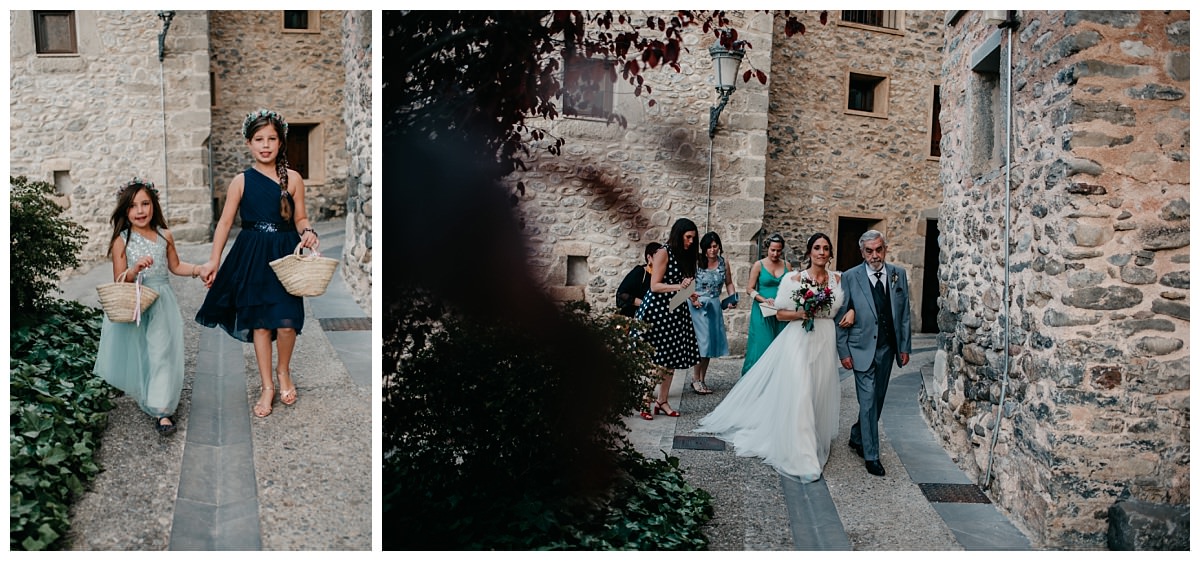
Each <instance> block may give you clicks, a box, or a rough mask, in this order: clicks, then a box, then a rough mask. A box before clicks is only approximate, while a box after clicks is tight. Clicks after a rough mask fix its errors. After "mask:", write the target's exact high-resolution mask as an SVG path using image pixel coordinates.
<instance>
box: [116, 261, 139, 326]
mask: <svg viewBox="0 0 1200 561" xmlns="http://www.w3.org/2000/svg"><path fill="white" fill-rule="evenodd" d="M124 274H125V273H124V272H122V273H121V275H124ZM142 274H143V273H142V272H141V271H138V274H137V278H136V279H135V280H134V281H133V284H134V289H133V295H134V296H133V322H134V323H135V324H137V325H141V324H142Z"/></svg>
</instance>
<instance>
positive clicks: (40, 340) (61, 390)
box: [9, 300, 115, 550]
mask: <svg viewBox="0 0 1200 561" xmlns="http://www.w3.org/2000/svg"><path fill="white" fill-rule="evenodd" d="M100 314H101V312H100V311H99V310H97V309H95V308H89V307H86V306H83V305H82V304H79V303H76V302H67V301H63V300H48V301H47V302H45V303H43V306H42V311H41V312H40V318H39V320H40V321H39V322H37V323H32V324H30V325H24V326H19V327H16V328H15V330H14V331H13V332H12V334H11V347H12V355H11V359H10V367H11V373H10V382H9V392H10V397H9V427H10V428H9V431H10V432H9V453H10V462H9V493H10V503H9V510H10V512H9V516H10V524H9V526H10V527H9V547H10V549H13V550H43V549H57V548H60V547H61V546H62V545H63V536H65V535H66V532H67V530H68V529H69V527H70V514H69V509H70V504H71V501H72V500H74V498H75V497H76V496H78V495H79V494H80V493H82V492H83V490H84V488H85V485H87V484H88V482H90V481H91V480H92V479H93V478H94V477H95V476H96V474H97V473H99V471H100V467H99V466H98V465H97V464H96V461H95V452H96V449H97V448H98V447H99V445H100V435H101V433H102V431H103V430H104V426H105V424H106V422H107V411H109V410H111V409H112V408H113V402H112V398H113V397H114V393H115V392H114V390H113V389H112V387H111V386H109V385H108V384H107V383H105V382H104V381H103V380H102V379H100V378H98V377H96V376H93V375H92V366H93V364H94V362H95V357H96V348H97V345H98V343H99V340H100V325H101V319H100V318H101V316H100Z"/></svg>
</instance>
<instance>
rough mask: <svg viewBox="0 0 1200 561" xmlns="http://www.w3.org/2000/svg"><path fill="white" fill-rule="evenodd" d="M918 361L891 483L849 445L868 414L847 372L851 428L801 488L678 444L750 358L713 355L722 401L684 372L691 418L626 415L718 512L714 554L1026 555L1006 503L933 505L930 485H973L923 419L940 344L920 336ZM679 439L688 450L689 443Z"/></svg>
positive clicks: (677, 397)
mask: <svg viewBox="0 0 1200 561" xmlns="http://www.w3.org/2000/svg"><path fill="white" fill-rule="evenodd" d="M913 346H914V349H913V357H912V361H911V362H910V364H909V365H908V366H907V367H905V368H903V369H897V370H895V371H894V372H893V377H892V382H891V385H890V386H889V389H888V396H887V401H886V404H885V406H884V412H883V415H882V426H881V431H880V432H881V435H882V441H881V443H880V455H881V460H882V462H883V464H884V467H885V468H886V469H887V475H886V476H884V477H875V476H872V475H869V474H867V473H866V470H865V469H864V467H863V461H862V459H860V458H859V457H858V456H857V455H856V454H855V453H854V452H853V451H852V450H851V449H850V448H849V446H847V445H846V442H847V440H848V439H849V431H850V425H851V424H853V422H854V420H855V418H856V417H857V414H858V403H857V400H856V398H855V397H854V381H853V377H852V375H851V373H850V372H849V371H846V370H841V371H840V372H839V375H840V378H841V387H842V402H841V422H840V426H839V433H838V437H837V441H835V442H834V446H833V449H832V451H831V453H830V458H829V461H828V463H827V464H826V466H825V471H824V477H822V479H821V480H819V481H817V482H814V483H809V484H802V483H799V482H798V481H796V480H795V479H792V478H790V477H788V476H786V475H783V474H779V473H778V472H776V471H775V470H773V469H771V468H770V467H769V466H766V465H765V464H763V463H762V461H761V460H760V459H758V458H742V457H737V456H736V455H735V453H734V450H733V449H732V447H729V446H726V447H724V448H723V449H720V450H715V451H714V450H694V449H685V448H675V447H674V446H675V443H676V442H677V439H676V438H675V437H676V436H677V435H678V436H695V435H694V434H693V433H692V432H691V430H692V429H693V428H695V426H696V424H697V423H698V422H699V420H700V418H701V417H703V416H704V415H705V414H707V413H708V412H709V411H711V410H712V409H713V408H714V407H715V406H716V405H717V404H718V403H719V402H720V400H721V399H722V398H723V397H724V396H725V394H727V393H728V391H729V389H730V388H731V387H732V386H733V384H735V383H736V382H737V380H738V378H739V377H740V374H741V363H742V357H740V356H735V357H725V358H720V359H714V360H713V361H712V364H711V365H710V367H709V371H708V376H707V379H708V382H709V387H711V388H712V389H713V390H714V393H713V394H712V395H707V396H700V395H696V394H694V393H693V392H692V391H691V389H690V386H689V385H687V382H689V381H690V380H691V371H690V370H688V371H684V370H678V371H676V375H675V377H674V379H673V381H672V382H673V383H672V384H671V391H670V402H671V403H672V404H676V405H675V408H676V409H678V410H679V411H680V413H681V414H682V416H681V417H678V418H671V417H664V416H657V417H655V419H654V420H653V421H645V420H643V419H641V418H640V417H638V416H636V415H632V416H630V417H627V418H626V420H625V423H626V425H627V426H629V427H630V429H631V430H630V433H629V439H630V441H631V442H632V443H633V444H634V446H635V447H636V448H637V449H638V450H640V451H642V453H643V454H647V455H653V456H656V457H662V454H663V452H666V453H668V454H670V455H672V456H677V457H679V458H680V466H681V467H682V468H683V469H684V470H685V475H686V477H687V479H688V481H689V482H690V483H691V484H692V485H694V486H696V487H700V488H703V489H705V490H706V491H708V492H709V493H710V494H711V495H713V507H714V512H715V516H714V518H713V520H712V521H711V522H710V523H709V524H708V526H707V527H706V533H707V534H708V536H709V538H710V544H709V546H710V549H714V550H789V549H799V550H842V551H848V550H854V551H878V550H910V551H915V550H923V551H928V550H1021V549H1031V546H1030V542H1029V540H1028V538H1026V537H1025V535H1024V534H1022V533H1021V532H1020V531H1019V530H1018V529H1017V528H1016V527H1015V526H1014V525H1013V524H1012V523H1011V522H1010V521H1009V520H1008V519H1007V518H1006V517H1005V516H1004V514H1003V513H1002V512H1001V511H1000V510H999V509H997V508H996V506H995V505H992V504H990V503H987V504H961V503H934V502H930V500H929V499H928V498H927V497H926V495H925V494H924V493H923V492H922V490H921V486H920V484H922V483H925V484H930V483H939V484H966V485H969V484H971V483H972V481H971V480H970V478H968V477H967V475H966V474H964V473H963V472H962V471H961V470H959V469H958V467H957V466H956V465H955V464H954V462H953V461H952V460H951V459H950V457H949V455H948V454H947V453H946V452H945V451H944V450H943V449H942V448H941V447H940V445H939V444H938V441H937V439H936V437H935V436H934V435H933V433H932V431H931V430H930V429H929V427H928V425H927V424H926V423H925V420H924V418H923V417H921V414H920V411H919V409H918V402H917V400H918V395H919V391H920V386H921V380H922V369H925V370H928V368H929V367H930V366H931V365H932V363H933V356H934V353H935V350H936V348H935V347H936V339H935V338H934V336H933V335H916V336H914V342H913ZM679 442H682V440H680V441H679Z"/></svg>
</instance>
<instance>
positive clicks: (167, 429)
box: [154, 417, 175, 436]
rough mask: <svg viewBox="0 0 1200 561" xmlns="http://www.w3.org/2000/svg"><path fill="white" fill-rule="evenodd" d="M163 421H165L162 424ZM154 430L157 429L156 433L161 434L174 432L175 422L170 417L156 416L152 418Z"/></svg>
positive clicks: (165, 434)
mask: <svg viewBox="0 0 1200 561" xmlns="http://www.w3.org/2000/svg"><path fill="white" fill-rule="evenodd" d="M163 421H166V423H165V424H164V423H163ZM154 430H156V431H158V434H160V435H162V436H167V435H168V434H171V433H173V432H175V422H174V421H172V420H171V418H170V417H158V418H156V419H154Z"/></svg>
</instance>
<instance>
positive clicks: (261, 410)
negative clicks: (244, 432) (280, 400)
mask: <svg viewBox="0 0 1200 561" xmlns="http://www.w3.org/2000/svg"><path fill="white" fill-rule="evenodd" d="M263 395H268V394H267V392H266V391H263ZM269 395H270V396H271V401H274V400H275V390H274V389H271V392H270V394H269ZM271 411H273V409H272V408H271V403H270V402H268V403H267V404H266V405H263V402H262V397H261V396H260V397H259V398H258V401H256V402H255V403H254V416H255V417H258V418H259V419H262V418H263V417H266V416H268V415H270V414H271Z"/></svg>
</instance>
